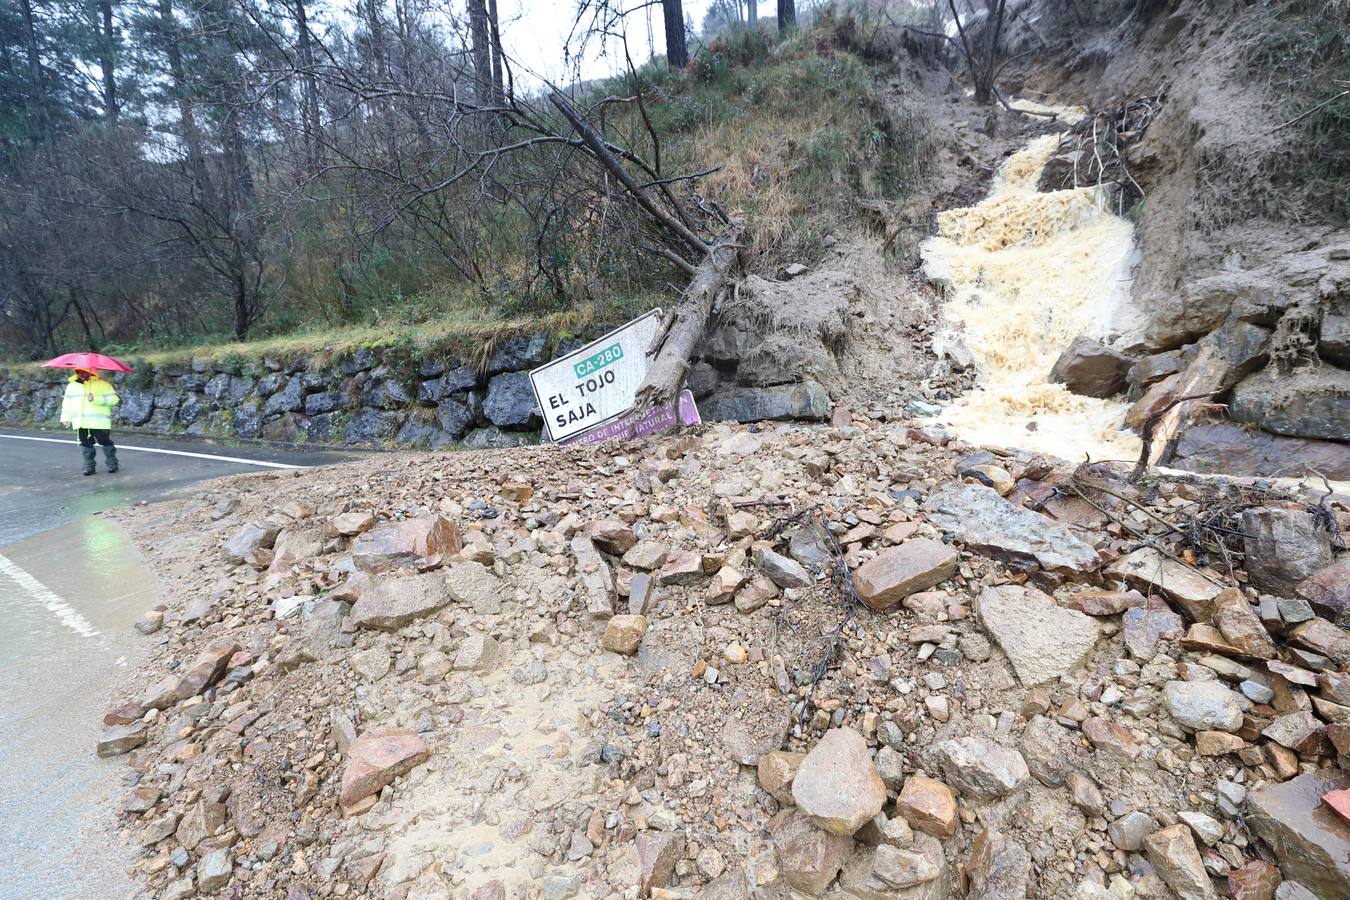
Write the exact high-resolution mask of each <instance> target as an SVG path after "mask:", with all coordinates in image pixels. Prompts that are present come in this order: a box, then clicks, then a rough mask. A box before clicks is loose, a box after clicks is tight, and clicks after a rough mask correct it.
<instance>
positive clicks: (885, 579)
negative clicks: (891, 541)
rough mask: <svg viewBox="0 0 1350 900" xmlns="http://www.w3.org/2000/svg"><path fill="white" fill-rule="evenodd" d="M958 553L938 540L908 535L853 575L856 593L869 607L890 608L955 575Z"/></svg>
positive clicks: (879, 609) (860, 567)
mask: <svg viewBox="0 0 1350 900" xmlns="http://www.w3.org/2000/svg"><path fill="white" fill-rule="evenodd" d="M959 559H960V555H959V554H958V553H957V552H956V551H955V550H954V549H952V548H951V547H949V546H947V545H946V544H944V543H942V542H941V541H934V540H931V539H929V538H911V539H910V540H908V541H905V542H904V543H903V544H900V545H899V546H897V547H887V548H885V549H884V550H882V551H881V552H880V553H878V554H877V555H876V557H875V558H874V559H872V560H870V561H868V562H866V563H864V564H863V565H861V566H859V567H858V570H857V571H856V572H855V573H854V575H853V583H854V585H855V586H856V587H857V590H858V596H859V597H860V598H861V599H862V601H863V603H866V604H867V605H868V607H870V608H871V609H874V610H877V611H881V610H886V609H890V608H891V607H892V606H895V604H897V603H899V602H900V601H901V600H903V599H904V598H906V597H908V596H909V595H910V594H914V593H918V592H919V591H926V590H928V589H929V588H931V587H935V586H937V585H939V584H941V583H942V582H944V581H946V580H947V579H948V578H951V577H952V576H953V575H955V574H956V564H957V562H958V561H959Z"/></svg>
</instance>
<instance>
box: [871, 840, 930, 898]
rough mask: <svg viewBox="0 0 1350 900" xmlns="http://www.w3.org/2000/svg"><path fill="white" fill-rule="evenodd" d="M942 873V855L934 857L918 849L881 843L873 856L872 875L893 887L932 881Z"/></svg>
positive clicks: (910, 885) (904, 886)
mask: <svg viewBox="0 0 1350 900" xmlns="http://www.w3.org/2000/svg"><path fill="white" fill-rule="evenodd" d="M941 873H942V857H941V855H939V856H938V857H937V858H936V859H934V858H933V857H930V856H929V855H928V854H926V853H921V852H919V851H917V850H902V849H901V848H899V847H892V846H890V845H889V844H879V845H878V846H877V849H876V851H875V853H874V855H873V857H872V875H873V876H875V877H876V878H879V879H881V880H882V881H884V882H885V883H886V884H887V885H889V886H891V887H896V888H907V887H913V886H914V885H916V884H922V883H924V882H925V881H932V880H933V879H934V878H936V877H938V875H939V874H941Z"/></svg>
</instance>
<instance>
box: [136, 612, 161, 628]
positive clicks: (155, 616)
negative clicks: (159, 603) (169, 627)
mask: <svg viewBox="0 0 1350 900" xmlns="http://www.w3.org/2000/svg"><path fill="white" fill-rule="evenodd" d="M133 627H134V628H135V629H136V630H137V631H138V632H140V633H141V634H154V633H155V632H156V631H159V630H160V629H161V628H163V627H164V611H163V610H160V609H152V610H149V611H148V612H146V613H145V615H143V616H141V617H140V618H139V619H137V620H136V622H135V624H134V626H133Z"/></svg>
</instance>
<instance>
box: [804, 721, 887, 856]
mask: <svg viewBox="0 0 1350 900" xmlns="http://www.w3.org/2000/svg"><path fill="white" fill-rule="evenodd" d="M792 799H793V802H795V803H796V804H797V808H798V809H800V810H801V811H802V812H804V813H806V814H807V815H809V816H810V817H811V820H812V821H813V822H815V823H816V825H818V826H819V827H821V828H823V829H825V830H826V831H829V832H831V833H833V834H842V835H852V834H853V833H854V832H856V831H857V830H858V829H859V828H861V827H862V826H863V825H865V824H866V823H867V822H870V821H871V820H872V819H873V818H875V817H876V815H877V813H879V812H881V808H882V807H883V806H885V805H886V785H885V784H884V783H883V782H882V780H881V775H880V774H879V773H878V772H877V767H876V765H875V764H874V763H873V762H872V756H871V754H870V753H869V752H868V750H867V741H866V740H864V739H863V736H862V735H861V734H859V733H858V732H856V731H854V730H853V729H851V728H832V729H830V730H829V731H827V732H825V734H824V735H823V736H822V737H821V739H820V741H819V743H817V744H816V746H815V747H813V748H811V751H810V752H809V753H807V754H806V758H805V759H804V760H802V764H801V768H799V769H798V770H797V776H796V778H794V779H793V781H792Z"/></svg>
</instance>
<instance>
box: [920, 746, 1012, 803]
mask: <svg viewBox="0 0 1350 900" xmlns="http://www.w3.org/2000/svg"><path fill="white" fill-rule="evenodd" d="M934 752H935V753H936V754H937V759H938V764H939V765H940V766H941V767H942V775H943V777H944V778H945V779H946V781H947V783H948V784H951V785H953V786H955V787H956V789H957V790H959V791H960V792H961V793H962V794H963V795H965V796H967V797H972V798H974V799H976V800H997V799H998V798H1000V797H1006V796H1008V795H1009V794H1011V793H1013V792H1014V791H1016V790H1017V789H1018V788H1020V787H1021V786H1022V785H1023V784H1025V783H1026V781H1027V779H1028V778H1030V777H1031V772H1030V770H1028V769H1027V762H1026V760H1025V759H1023V758H1022V754H1020V753H1018V752H1017V751H1016V750H1010V749H1008V748H1007V747H1001V746H999V745H998V744H995V743H994V742H993V741H991V740H989V739H988V738H983V737H965V738H959V739H953V740H946V741H943V742H942V743H940V744H938V745H937V747H936V749H935V751H934Z"/></svg>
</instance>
